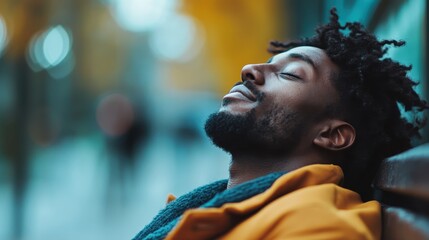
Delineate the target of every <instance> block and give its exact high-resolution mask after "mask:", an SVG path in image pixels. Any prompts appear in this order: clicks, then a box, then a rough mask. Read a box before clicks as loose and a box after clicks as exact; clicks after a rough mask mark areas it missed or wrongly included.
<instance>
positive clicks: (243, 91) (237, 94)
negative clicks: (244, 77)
mask: <svg viewBox="0 0 429 240" xmlns="http://www.w3.org/2000/svg"><path fill="white" fill-rule="evenodd" d="M225 98H235V99H241V100H247V101H250V102H256V96H255V94H253V93H252V92H251V91H250V90H249V89H248V88H247V87H246V86H244V85H243V84H240V85H237V86H234V87H233V88H232V89H231V91H230V92H229V93H228V94H227V95H225V96H224V99H225Z"/></svg>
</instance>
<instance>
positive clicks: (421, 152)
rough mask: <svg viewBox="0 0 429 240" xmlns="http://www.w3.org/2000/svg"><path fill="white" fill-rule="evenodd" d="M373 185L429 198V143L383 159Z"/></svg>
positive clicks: (381, 188) (382, 188)
mask: <svg viewBox="0 0 429 240" xmlns="http://www.w3.org/2000/svg"><path fill="white" fill-rule="evenodd" d="M374 187H375V188H377V189H380V190H382V191H389V192H394V193H398V194H403V195H407V196H413V197H417V198H423V199H426V200H429V144H423V145H420V146H418V147H415V148H413V149H410V150H408V151H405V152H403V153H401V154H398V155H395V156H393V157H391V158H388V159H386V160H384V161H383V162H382V164H381V166H380V169H379V171H378V175H377V177H376V179H375V181H374Z"/></svg>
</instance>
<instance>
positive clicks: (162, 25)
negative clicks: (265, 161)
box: [0, 0, 429, 240]
mask: <svg viewBox="0 0 429 240" xmlns="http://www.w3.org/2000/svg"><path fill="white" fill-rule="evenodd" d="M332 6H336V7H337V9H338V12H339V14H340V20H341V22H343V23H344V22H345V21H349V20H357V21H361V22H362V23H363V24H364V25H366V26H367V27H368V28H369V29H370V30H371V31H373V32H374V33H376V35H378V36H379V37H380V38H395V39H402V40H406V41H407V45H406V46H405V47H402V48H398V49H392V50H391V51H390V56H392V57H393V58H395V59H397V60H399V61H401V62H403V63H405V64H412V65H413V70H412V71H411V73H410V75H411V76H412V77H413V79H415V80H417V81H419V82H420V83H421V84H420V85H419V86H418V91H419V92H420V93H421V94H422V95H423V96H425V97H426V98H427V95H428V90H427V88H428V83H429V80H428V75H427V68H428V62H427V56H428V48H427V29H428V15H427V2H426V1H425V0H409V1H406V0H393V1H392V0H359V1H358V0H349V1H345V0H344V1H342V0H337V1H334V0H332V1H312V0H290V1H286V0H265V1H248V0H204V1H201V0H0V239H6V240H7V239H15V240H39V239H40V240H42V239H43V240H50V239H105V240H109V239H130V238H132V237H133V236H134V235H135V234H136V233H137V232H138V231H139V230H141V229H142V227H143V226H144V225H145V224H147V223H148V222H149V221H150V220H151V219H152V217H153V216H154V215H155V214H156V213H157V212H158V211H159V210H160V209H161V208H162V207H163V206H164V205H165V200H166V196H167V194H168V193H173V194H175V195H176V196H177V195H181V194H183V193H185V192H187V191H190V190H191V189H193V188H195V187H197V186H199V185H202V184H206V183H208V182H211V181H213V180H217V179H221V178H226V177H227V174H228V172H227V169H228V164H229V156H228V155H227V154H226V153H224V152H222V151H221V150H219V149H217V148H215V147H214V146H212V145H211V143H210V142H209V140H208V139H207V138H206V137H205V134H204V131H203V125H204V121H205V119H206V118H207V116H208V115H209V114H210V113H212V112H214V111H216V110H217V109H218V107H219V106H220V100H221V97H222V96H223V95H224V94H225V93H226V92H227V91H228V90H229V88H230V87H231V85H232V84H234V83H235V82H237V81H239V80H240V70H241V68H242V66H243V65H245V64H247V63H257V62H265V61H266V60H267V59H268V58H269V57H270V55H269V54H268V53H267V52H266V49H267V47H268V42H269V41H270V40H293V39H296V38H299V37H303V36H311V35H312V34H313V30H314V28H315V26H316V25H318V24H320V23H324V22H326V21H327V19H328V16H329V15H328V11H329V9H330V8H331V7H332ZM422 134H423V140H421V141H427V140H428V131H427V129H426V130H425V131H423V132H422Z"/></svg>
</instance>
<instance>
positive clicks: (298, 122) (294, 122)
mask: <svg viewBox="0 0 429 240" xmlns="http://www.w3.org/2000/svg"><path fill="white" fill-rule="evenodd" d="M302 120H303V119H299V117H298V114H297V113H295V112H292V111H289V110H287V109H285V108H280V107H279V106H273V107H272V108H271V110H270V111H268V112H267V113H265V114H264V116H262V117H260V118H257V117H256V113H255V109H252V110H251V111H249V112H247V113H245V114H242V115H234V114H231V113H228V112H218V113H213V114H211V115H210V116H209V118H208V119H207V121H206V124H205V131H206V134H207V136H208V137H209V138H210V139H211V140H212V142H213V144H215V145H216V146H218V147H219V148H221V149H223V150H225V151H226V152H229V153H231V154H232V155H235V154H253V155H264V156H278V155H285V154H288V153H290V152H291V151H293V150H294V148H295V147H296V145H297V144H298V142H299V140H300V139H299V138H300V136H301V133H302V131H304V129H303V122H304V121H302Z"/></svg>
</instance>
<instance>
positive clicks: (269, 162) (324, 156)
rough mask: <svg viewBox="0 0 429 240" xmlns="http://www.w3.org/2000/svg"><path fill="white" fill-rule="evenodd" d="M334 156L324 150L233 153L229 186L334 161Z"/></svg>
mask: <svg viewBox="0 0 429 240" xmlns="http://www.w3.org/2000/svg"><path fill="white" fill-rule="evenodd" d="M333 160H334V159H333V156H331V154H328V153H326V152H324V151H323V150H317V149H314V150H310V151H307V152H306V153H304V152H302V151H301V153H298V152H297V153H295V154H292V155H288V156H262V155H252V156H250V155H246V154H236V155H232V159H231V163H230V166H229V179H228V188H233V187H235V186H237V185H239V184H241V183H244V182H247V181H249V180H252V179H255V178H258V177H262V176H264V175H267V174H269V173H274V172H290V171H293V170H296V169H298V168H300V167H304V166H307V165H310V164H321V163H332V162H333Z"/></svg>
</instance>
